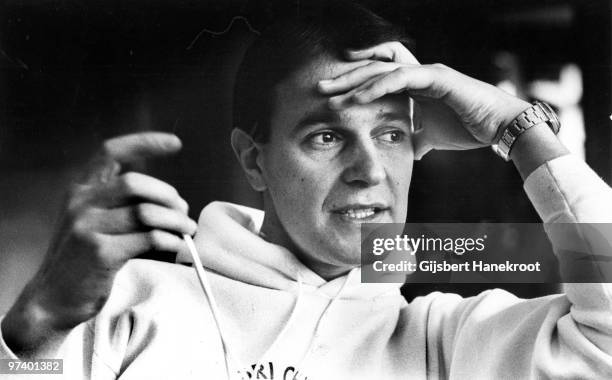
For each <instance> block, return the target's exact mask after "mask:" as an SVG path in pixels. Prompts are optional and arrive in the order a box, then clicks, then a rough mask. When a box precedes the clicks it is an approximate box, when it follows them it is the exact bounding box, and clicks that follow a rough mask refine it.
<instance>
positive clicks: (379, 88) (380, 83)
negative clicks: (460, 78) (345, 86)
mask: <svg viewBox="0 0 612 380" xmlns="http://www.w3.org/2000/svg"><path fill="white" fill-rule="evenodd" d="M448 82H449V78H447V74H446V72H444V71H443V70H439V69H438V68H436V67H433V66H402V67H399V68H397V69H395V70H394V71H392V72H390V73H388V74H386V75H385V76H383V77H381V78H380V79H379V80H377V81H375V82H372V83H369V84H368V86H365V87H364V88H361V89H359V91H356V92H355V94H354V95H353V98H354V101H355V102H356V103H361V104H363V103H369V102H372V101H373V100H375V99H378V98H380V97H382V96H384V95H386V94H391V93H396V92H398V91H402V90H405V91H408V93H409V94H410V95H411V96H423V97H426V98H429V99H441V98H443V97H444V96H446V95H447V94H448V93H449V91H450V90H449V88H447V84H448Z"/></svg>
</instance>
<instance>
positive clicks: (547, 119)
mask: <svg viewBox="0 0 612 380" xmlns="http://www.w3.org/2000/svg"><path fill="white" fill-rule="evenodd" d="M542 123H546V124H548V126H549V127H550V129H551V130H552V131H553V132H554V133H555V135H556V134H557V133H559V129H560V128H561V122H559V118H558V117H557V114H556V113H555V111H553V110H552V108H550V106H549V105H548V104H546V103H542V102H535V103H534V104H533V105H532V106H531V107H529V108H527V109H526V110H525V111H523V112H521V114H520V115H518V116H517V117H516V118H515V119H514V120H512V122H511V123H510V125H508V126H507V127H506V129H505V130H504V133H502V136H501V138H500V139H499V141H498V142H497V144H496V145H493V150H494V151H495V153H497V154H498V155H499V156H501V157H502V158H503V159H504V160H506V161H510V150H511V149H512V145H513V144H514V142H515V141H516V139H517V138H518V137H519V136H520V135H521V134H522V133H523V132H525V131H526V130H528V129H529V128H531V127H533V126H534V125H538V124H542Z"/></svg>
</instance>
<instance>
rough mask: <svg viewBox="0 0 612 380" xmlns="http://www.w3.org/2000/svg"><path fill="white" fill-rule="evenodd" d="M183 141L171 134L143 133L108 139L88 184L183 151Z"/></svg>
mask: <svg viewBox="0 0 612 380" xmlns="http://www.w3.org/2000/svg"><path fill="white" fill-rule="evenodd" d="M181 147H182V143H181V140H180V139H179V138H178V137H177V136H175V135H173V134H170V133H163V132H142V133H134V134H129V135H124V136H118V137H114V138H112V139H109V140H106V141H105V142H104V144H103V145H102V149H101V150H100V152H99V153H98V154H97V155H96V156H95V157H94V159H93V160H92V162H91V164H90V167H89V170H88V171H87V176H86V179H85V182H94V181H95V182H107V181H108V180H109V179H110V178H111V177H113V176H115V175H117V174H119V173H120V172H121V171H125V170H124V169H125V166H128V165H130V164H135V163H137V162H141V161H143V160H146V159H149V158H153V157H163V156H167V155H169V154H173V153H175V152H177V151H179V150H180V149H181Z"/></svg>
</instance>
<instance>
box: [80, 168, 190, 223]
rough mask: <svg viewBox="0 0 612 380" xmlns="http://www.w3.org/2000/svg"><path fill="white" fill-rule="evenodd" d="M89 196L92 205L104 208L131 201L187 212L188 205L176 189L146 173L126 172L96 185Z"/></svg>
mask: <svg viewBox="0 0 612 380" xmlns="http://www.w3.org/2000/svg"><path fill="white" fill-rule="evenodd" d="M89 198H90V200H91V201H92V203H93V204H94V205H98V206H101V207H104V208H113V207H120V206H126V205H129V204H133V203H142V202H146V203H155V204H158V205H161V206H165V207H169V208H172V209H175V210H177V211H180V212H183V213H185V214H186V213H187V211H188V210H189V206H188V205H187V202H186V201H185V200H184V199H183V198H181V196H180V195H179V193H178V191H177V190H176V189H175V188H174V187H172V186H171V185H169V184H168V183H166V182H164V181H161V180H159V179H157V178H154V177H151V176H149V175H146V174H142V173H136V172H128V173H125V174H122V175H120V176H118V177H116V178H114V179H113V180H112V181H111V182H109V183H108V184H105V185H103V186H98V187H96V188H95V189H94V190H93V191H92V192H91V194H89Z"/></svg>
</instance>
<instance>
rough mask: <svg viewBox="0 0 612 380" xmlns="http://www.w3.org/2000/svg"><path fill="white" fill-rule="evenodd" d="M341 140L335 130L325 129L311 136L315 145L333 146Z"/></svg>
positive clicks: (311, 140) (311, 141)
mask: <svg viewBox="0 0 612 380" xmlns="http://www.w3.org/2000/svg"><path fill="white" fill-rule="evenodd" d="M339 142H340V136H338V135H337V134H336V133H334V132H330V131H324V132H319V133H315V134H313V135H311V136H310V143H311V144H313V145H315V146H332V145H335V144H337V143H339Z"/></svg>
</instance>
